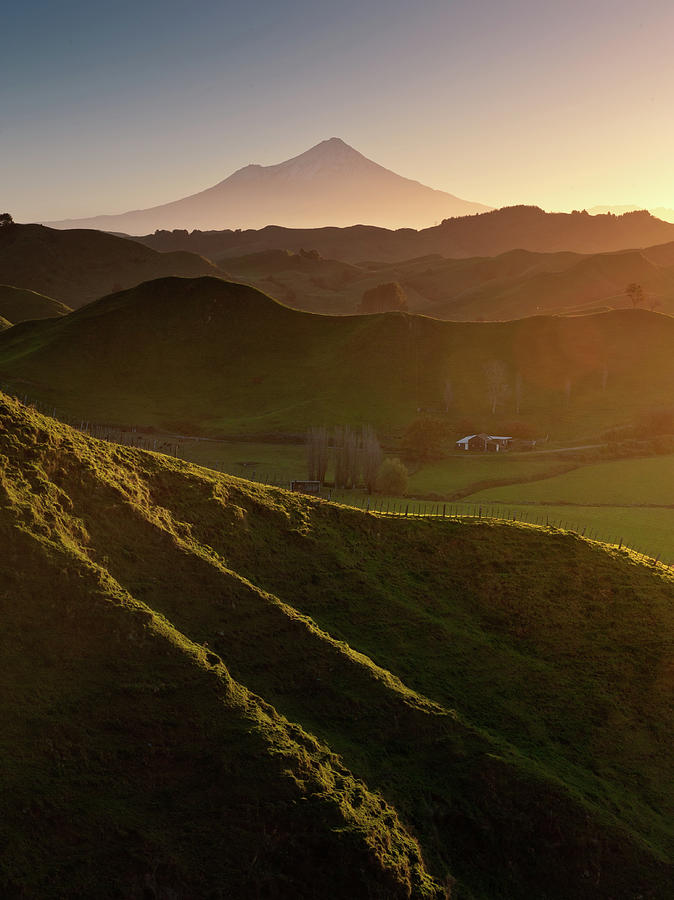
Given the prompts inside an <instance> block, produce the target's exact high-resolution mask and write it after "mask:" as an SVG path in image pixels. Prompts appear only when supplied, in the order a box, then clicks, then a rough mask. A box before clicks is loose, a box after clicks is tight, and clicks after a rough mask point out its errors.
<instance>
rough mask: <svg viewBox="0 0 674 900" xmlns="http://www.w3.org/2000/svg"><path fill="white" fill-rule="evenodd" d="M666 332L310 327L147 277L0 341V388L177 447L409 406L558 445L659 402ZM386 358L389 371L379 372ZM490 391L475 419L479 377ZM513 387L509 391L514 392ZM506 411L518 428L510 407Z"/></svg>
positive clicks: (426, 325) (522, 323) (371, 418)
mask: <svg viewBox="0 0 674 900" xmlns="http://www.w3.org/2000/svg"><path fill="white" fill-rule="evenodd" d="M673 344H674V320H672V319H671V318H670V317H668V316H663V315H659V314H656V313H651V312H647V311H645V310H633V309H624V310H615V311H613V312H609V313H605V314H601V315H593V316H583V317H569V318H564V317H560V318H554V317H543V316H540V317H533V318H530V319H522V320H518V321H514V322H493V323H474V322H473V323H470V322H441V321H437V320H434V319H430V318H426V317H423V316H415V315H409V314H405V313H386V314H379V315H371V316H342V317H328V316H317V315H312V314H310V313H303V312H299V311H297V310H293V309H289V308H287V307H285V306H281V305H280V304H278V303H276V302H274V301H273V300H271V299H270V298H269V297H267V296H265V295H264V294H261V293H260V292H259V291H256V290H255V289H253V288H251V287H247V286H245V285H240V284H232V283H229V282H225V281H223V280H221V279H217V278H199V279H181V278H174V279H159V280H157V281H153V282H147V283H145V284H143V285H140V286H139V287H137V288H134V289H131V290H129V291H123V292H121V293H117V294H112V295H110V296H109V297H105V298H103V299H101V300H99V301H97V302H96V303H92V304H90V305H88V306H86V307H84V308H82V309H80V310H76V311H75V312H74V313H72V314H71V315H69V316H66V317H63V318H60V319H54V320H45V321H43V322H30V323H23V324H21V325H16V326H14V327H13V328H12V329H9V330H8V331H6V332H4V333H3V334H2V335H1V336H0V381H3V382H5V383H6V384H7V385H9V386H10V387H11V389H12V390H13V391H15V392H16V393H17V394H18V395H20V396H25V395H27V396H29V397H31V398H33V399H36V400H41V401H43V402H44V403H46V404H47V405H48V406H49V408H52V407H57V408H58V409H59V410H61V411H62V412H64V413H66V414H68V415H71V416H73V417H76V418H78V420H79V419H82V418H84V419H86V420H89V421H93V422H100V423H118V424H129V425H141V426H142V425H153V426H156V427H161V428H163V429H166V430H168V431H172V432H179V433H182V434H185V433H188V434H199V433H201V434H211V435H213V434H250V435H252V434H258V435H260V434H270V433H276V434H278V433H279V432H283V433H295V434H297V433H300V434H301V433H303V432H304V430H305V429H306V428H307V427H309V426H312V425H316V424H317V423H325V424H328V425H334V424H338V423H350V424H362V423H370V424H373V425H375V426H376V427H377V428H379V429H383V430H389V429H391V428H395V427H398V426H401V425H406V424H407V423H409V422H410V421H411V420H412V419H413V418H415V416H417V415H418V410H419V408H423V409H427V410H433V411H435V412H438V413H443V414H444V412H445V407H444V396H445V389H446V384H447V381H448V379H449V380H450V382H451V384H452V392H453V403H452V409H451V414H452V416H453V417H457V418H461V417H470V418H472V419H474V418H478V417H479V418H480V419H483V420H484V421H486V422H489V423H493V425H494V427H496V426H497V425H498V424H499V423H500V424H501V425H503V426H505V425H507V424H508V422H512V421H513V419H514V418H516V417H517V418H520V417H521V418H522V419H524V420H526V421H528V422H529V423H530V424H532V425H533V426H534V427H535V428H536V429H538V430H540V431H542V433H543V434H545V433H546V432H554V433H555V435H558V436H559V437H560V438H566V437H575V436H582V435H588V434H589V435H591V434H597V433H598V432H599V431H600V430H602V429H605V428H609V427H613V426H614V425H616V424H620V423H627V422H631V421H632V420H633V418H634V417H635V416H637V415H640V414H643V413H645V412H648V411H650V410H653V409H657V408H660V407H666V406H669V405H670V404H671V396H672V393H673V392H674V360H673V358H672V354H671V347H672V345H673ZM392 360H394V361H395V365H392ZM494 360H497V361H499V362H500V363H501V364H502V368H503V372H504V379H505V387H506V388H507V390H505V391H504V393H503V394H502V396H501V397H500V399H499V402H498V408H497V413H496V414H495V415H493V414H492V413H491V412H490V409H491V405H492V404H491V401H490V395H489V390H488V369H489V366H490V365H491V364H492V363H493V361H494ZM518 376H519V389H518V391H517V390H516V389H515V387H516V383H517V380H518ZM518 401H519V407H520V410H519V414H517V412H516V406H517V404H518Z"/></svg>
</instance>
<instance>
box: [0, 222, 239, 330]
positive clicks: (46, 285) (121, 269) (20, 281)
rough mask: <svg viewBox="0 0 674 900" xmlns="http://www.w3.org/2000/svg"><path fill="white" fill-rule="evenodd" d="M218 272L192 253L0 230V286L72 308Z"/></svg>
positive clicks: (28, 229)
mask: <svg viewBox="0 0 674 900" xmlns="http://www.w3.org/2000/svg"><path fill="white" fill-rule="evenodd" d="M222 274H224V273H223V272H222V271H221V270H220V269H219V268H218V267H217V266H215V265H213V263H212V262H210V261H209V260H207V259H203V258H202V257H200V256H197V255H195V254H194V253H189V252H183V251H177V252H170V253H158V252H157V251H155V250H151V249H149V248H148V247H146V246H144V245H142V244H139V243H137V242H136V241H131V240H129V239H127V238H121V237H115V236H114V235H111V234H102V233H101V232H97V231H56V230H54V229H52V228H45V227H44V226H42V225H17V224H14V225H10V226H5V227H4V228H1V229H0V284H8V285H13V286H14V287H17V288H23V289H26V290H28V291H36V292H38V293H41V294H45V295H47V297H49V298H51V297H54V298H57V300H58V301H61V302H62V303H64V304H66V305H67V306H71V307H74V308H76V307H79V306H82V305H83V304H85V303H89V302H90V301H91V300H96V299H97V298H98V297H101V296H102V295H103V294H107V293H109V292H110V291H113V290H121V289H122V288H125V287H133V286H134V285H136V284H140V283H141V282H142V281H147V280H148V279H149V278H159V277H162V276H165V275H180V276H184V277H195V276H197V275H222ZM54 314H55V313H52V315H54ZM10 320H11V321H14V319H12V318H11V316H10Z"/></svg>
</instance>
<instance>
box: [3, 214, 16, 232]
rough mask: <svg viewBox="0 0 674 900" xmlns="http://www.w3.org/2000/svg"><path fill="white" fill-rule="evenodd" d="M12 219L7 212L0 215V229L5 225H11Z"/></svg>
mask: <svg viewBox="0 0 674 900" xmlns="http://www.w3.org/2000/svg"><path fill="white" fill-rule="evenodd" d="M13 224H14V219H13V218H12V217H11V216H10V214H9V213H8V212H4V213H0V228H2V227H3V226H5V225H13Z"/></svg>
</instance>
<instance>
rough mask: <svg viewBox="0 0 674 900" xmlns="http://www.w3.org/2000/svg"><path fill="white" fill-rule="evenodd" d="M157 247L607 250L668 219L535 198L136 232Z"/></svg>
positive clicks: (406, 255) (387, 256)
mask: <svg viewBox="0 0 674 900" xmlns="http://www.w3.org/2000/svg"><path fill="white" fill-rule="evenodd" d="M138 240H141V241H142V242H143V243H145V244H147V245H148V246H149V247H154V248H155V249H157V250H191V251H193V252H194V253H202V254H204V255H205V256H208V257H209V258H210V259H218V258H221V257H228V256H243V255H244V254H249V253H259V252H261V251H264V250H292V251H294V252H297V251H299V250H300V249H301V248H302V247H306V248H310V249H312V250H318V252H319V253H320V254H321V255H322V256H326V257H330V258H332V259H341V260H344V261H346V262H350V263H358V262H362V261H363V260H378V261H381V262H394V261H396V260H405V259H412V258H413V257H416V256H426V255H428V254H432V253H439V254H440V255H441V256H447V257H454V258H461V257H471V256H496V255H497V254H500V253H506V252H507V251H508V250H518V249H521V250H532V251H535V252H538V253H557V252H562V251H573V252H576V253H607V252H612V251H615V250H625V249H631V248H639V247H650V246H652V245H654V244H662V243H665V242H667V241H670V242H671V241H673V240H674V224H671V223H669V222H661V221H660V220H659V219H655V218H653V216H651V215H650V214H649V213H647V212H645V211H642V212H632V213H626V214H625V215H622V216H613V215H601V216H590V215H588V214H587V213H584V212H583V213H581V212H573V213H546V212H544V211H543V210H542V209H539V208H538V207H536V206H509V207H504V208H503V209H497V210H493V211H492V212H485V213H480V214H477V215H470V216H459V217H457V218H453V219H446V220H445V221H443V222H442V224H440V225H437V226H434V227H432V228H425V229H422V230H421V231H415V230H413V229H412V228H401V229H399V230H398V231H390V230H388V229H385V228H374V227H371V226H367V225H356V226H353V227H352V228H305V229H301V228H295V229H292V228H280V227H278V226H269V227H267V228H262V229H260V230H259V231H193V232H192V233H191V234H188V233H187V232H185V231H173V232H171V231H159V232H157V233H156V234H149V235H147V236H145V237H143V238H139V239H138Z"/></svg>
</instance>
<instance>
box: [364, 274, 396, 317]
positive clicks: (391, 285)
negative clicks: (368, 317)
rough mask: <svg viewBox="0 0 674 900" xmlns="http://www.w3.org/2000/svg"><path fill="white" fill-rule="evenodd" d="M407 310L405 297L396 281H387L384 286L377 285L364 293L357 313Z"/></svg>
mask: <svg viewBox="0 0 674 900" xmlns="http://www.w3.org/2000/svg"><path fill="white" fill-rule="evenodd" d="M406 310H407V295H406V294H405V291H404V290H403V288H402V287H401V285H399V284H398V282H397V281H389V282H387V283H386V284H378V285H377V286H376V287H373V288H370V289H369V290H367V291H365V292H364V294H363V297H362V299H361V301H360V304H359V305H358V307H357V312H360V313H380V312H390V311H395V312H401V311H402V312H404V311H406Z"/></svg>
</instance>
